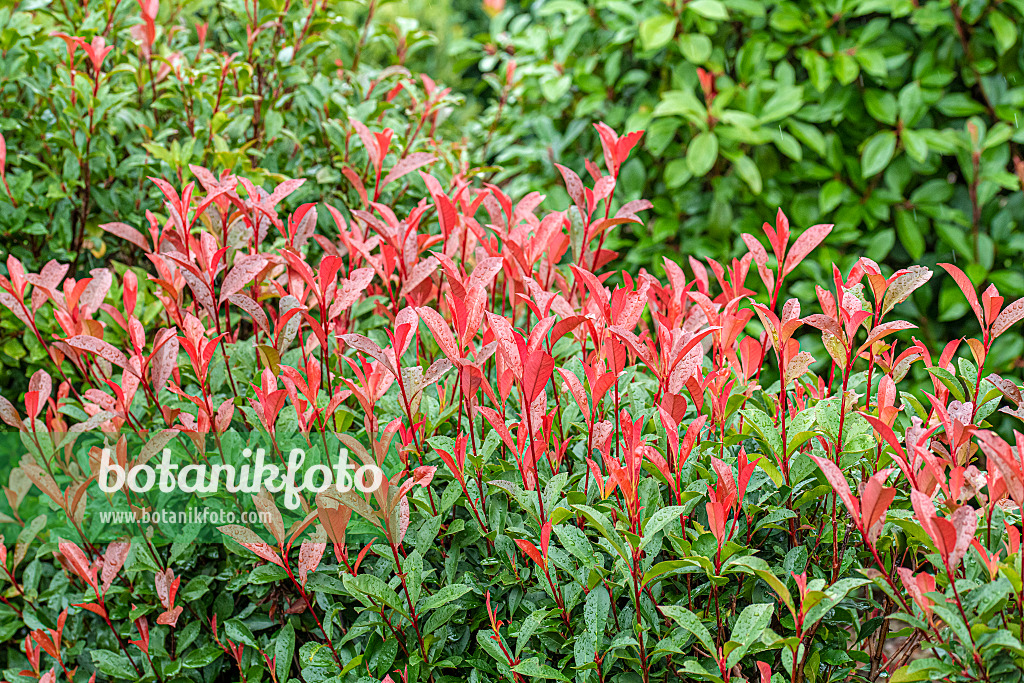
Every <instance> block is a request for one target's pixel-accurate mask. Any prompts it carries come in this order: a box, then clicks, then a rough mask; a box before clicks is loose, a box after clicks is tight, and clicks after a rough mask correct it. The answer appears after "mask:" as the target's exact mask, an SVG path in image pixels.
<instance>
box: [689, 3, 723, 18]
mask: <svg viewBox="0 0 1024 683" xmlns="http://www.w3.org/2000/svg"><path fill="white" fill-rule="evenodd" d="M685 7H686V9H688V10H690V11H691V12H696V13H697V14H699V15H701V16H702V17H704V18H705V19H713V20H715V21H725V20H726V19H728V18H729V12H728V11H727V10H726V9H725V5H723V4H722V3H721V2H719V0H693V2H689V3H687V4H686V5H685Z"/></svg>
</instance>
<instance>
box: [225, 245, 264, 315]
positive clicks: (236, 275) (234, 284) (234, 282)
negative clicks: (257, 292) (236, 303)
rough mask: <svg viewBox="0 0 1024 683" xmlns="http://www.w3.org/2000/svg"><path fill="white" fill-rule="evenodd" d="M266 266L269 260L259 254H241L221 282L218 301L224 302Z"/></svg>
mask: <svg viewBox="0 0 1024 683" xmlns="http://www.w3.org/2000/svg"><path fill="white" fill-rule="evenodd" d="M266 267H267V260H266V259H265V258H263V257H262V256H260V255H259V254H256V255H242V256H239V257H238V258H237V259H235V266H234V267H233V268H232V269H231V270H230V271H229V272H228V274H227V275H226V276H225V277H224V282H222V283H221V286H220V299H219V300H218V303H224V302H225V301H226V300H227V299H228V298H229V297H230V296H231V295H232V294H235V293H236V292H238V291H239V290H241V289H242V288H243V287H245V286H246V285H247V284H249V283H250V282H251V281H252V279H253V278H254V277H256V276H257V275H258V274H259V272H260V271H261V270H263V269H264V268H266Z"/></svg>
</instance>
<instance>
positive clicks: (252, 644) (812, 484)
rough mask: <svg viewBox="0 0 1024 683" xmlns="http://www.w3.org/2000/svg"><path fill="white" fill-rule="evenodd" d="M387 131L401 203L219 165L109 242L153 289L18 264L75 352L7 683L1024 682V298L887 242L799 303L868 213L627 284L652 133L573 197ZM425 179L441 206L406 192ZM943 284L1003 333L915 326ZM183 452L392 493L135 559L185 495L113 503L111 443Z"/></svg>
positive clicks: (65, 380)
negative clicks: (624, 181)
mask: <svg viewBox="0 0 1024 683" xmlns="http://www.w3.org/2000/svg"><path fill="white" fill-rule="evenodd" d="M355 128H356V130H357V131H358V135H357V136H356V137H355V138H354V139H353V146H357V145H358V146H360V147H362V148H363V153H365V154H367V156H368V158H369V165H370V174H369V177H370V178H371V182H370V183H368V184H367V185H366V189H365V191H364V192H362V193H360V197H361V199H360V201H359V203H357V204H356V205H355V206H354V207H353V208H352V210H351V212H350V213H349V214H348V216H347V217H346V215H345V214H343V213H342V212H340V211H338V210H335V209H333V208H332V207H330V205H328V206H327V207H326V208H324V207H322V206H313V205H309V204H306V205H303V206H302V207H300V208H298V209H297V210H296V211H295V212H294V213H291V214H287V213H285V212H280V211H279V207H280V205H281V202H284V201H286V200H287V198H288V195H289V194H291V193H292V192H293V191H295V189H296V187H297V184H296V183H293V182H290V181H285V182H283V183H282V184H280V185H277V186H276V188H268V189H267V190H266V191H264V190H260V189H259V188H258V186H255V185H253V184H252V183H251V182H249V181H248V180H246V179H245V178H244V176H243V177H236V176H230V175H218V176H214V174H213V173H211V172H204V171H202V170H201V169H195V170H194V172H195V173H196V174H197V175H198V177H199V178H200V179H201V180H204V179H205V180H204V182H203V187H202V188H200V187H198V186H196V185H195V184H194V183H188V184H185V185H180V184H174V183H169V182H167V181H164V180H160V179H154V181H153V182H154V184H155V185H156V186H157V187H158V189H159V192H160V193H161V195H162V197H163V198H164V202H163V204H162V206H159V205H152V206H149V207H147V208H149V209H150V210H151V211H152V212H153V213H152V216H153V217H152V218H151V220H150V221H148V222H145V223H139V224H137V225H134V226H133V225H128V224H125V223H123V222H117V223H111V224H105V226H104V227H105V229H106V231H107V232H109V233H111V234H113V235H117V236H118V237H120V238H124V239H125V240H127V241H128V242H130V243H132V244H135V245H136V246H137V247H138V248H139V249H140V250H141V251H142V252H143V253H145V255H146V257H147V262H141V263H145V266H142V265H137V266H131V267H127V266H124V265H121V264H118V263H114V264H112V265H111V266H110V267H106V268H96V269H94V270H93V271H92V272H91V274H90V276H89V277H84V278H79V277H75V276H68V268H67V265H66V264H65V265H61V264H58V263H57V262H51V263H48V264H47V265H45V266H44V267H43V268H42V269H41V270H39V271H38V272H35V270H33V269H25V268H24V267H23V266H22V264H21V263H20V262H19V261H18V259H16V258H14V257H10V258H9V259H8V261H7V267H8V271H9V273H10V275H9V277H6V278H3V279H2V280H0V287H2V289H3V294H2V296H0V303H3V304H4V305H5V306H6V307H8V308H9V309H10V311H11V314H12V315H14V316H15V317H16V318H17V319H18V320H19V321H20V324H21V326H22V328H21V329H22V330H23V332H24V334H25V335H26V336H32V337H35V338H36V339H37V341H38V343H39V345H40V347H41V348H42V349H44V353H45V357H46V358H47V359H48V362H47V367H46V369H45V370H40V371H38V372H36V373H35V374H34V375H33V377H32V379H31V381H30V383H29V390H28V391H27V392H25V394H24V396H21V397H17V398H16V397H15V396H13V395H11V400H8V399H6V398H5V399H3V400H0V417H2V419H3V420H4V421H5V422H6V423H7V424H8V425H9V426H10V427H11V428H12V429H13V430H17V437H18V442H19V444H20V445H19V446H18V447H15V446H14V445H11V447H10V448H7V449H5V452H10V453H16V454H18V455H20V454H22V453H24V454H25V456H24V457H22V458H20V462H18V463H17V467H16V468H14V469H13V471H12V472H11V473H10V476H9V479H8V485H7V487H6V488H5V493H6V494H7V495H6V498H7V503H8V506H9V509H8V510H7V517H8V518H7V519H5V522H6V524H5V529H9V531H8V532H7V535H6V541H5V542H4V543H3V544H0V547H2V548H3V550H2V552H0V564H2V565H3V581H4V582H5V583H4V587H3V592H2V594H0V598H2V601H3V605H2V606H0V632H2V634H3V640H4V641H5V645H4V648H3V657H4V659H5V667H6V668H5V671H4V675H5V678H6V680H8V681H11V683H29V682H30V681H36V680H38V681H44V682H45V683H56V681H57V680H66V681H67V682H68V683H73V682H74V681H79V682H83V681H86V680H92V679H95V680H118V679H120V680H155V681H157V682H158V683H165V682H167V683H169V682H171V681H182V682H184V681H195V682H197V683H198V682H200V681H214V680H236V679H237V680H241V681H245V682H247V683H256V681H260V680H270V681H275V682H276V681H280V682H281V683H285V682H287V681H293V680H296V681H305V682H307V683H309V682H312V681H332V682H335V681H351V682H355V681H378V680H381V679H383V680H387V681H399V680H401V681H435V682H437V683H441V682H442V681H453V682H454V681H466V680H468V681H496V680H502V679H504V680H509V681H513V682H515V683H520V682H525V681H528V680H534V679H547V680H572V681H579V682H580V683H583V682H590V683H595V682H598V683H603V682H605V681H607V682H609V683H610V682H612V681H615V682H621V683H627V682H632V681H639V682H642V683H648V681H652V680H653V681H669V680H707V681H742V680H748V681H760V682H761V683H767V682H768V681H773V682H779V681H791V682H794V683H795V682H802V681H846V680H865V681H877V680H883V679H886V680H895V681H916V680H947V681H979V680H980V681H1019V680H1021V679H1022V678H1024V646H1022V641H1021V639H1022V633H1021V628H1022V623H1024V619H1022V613H1024V585H1022V582H1021V575H1022V570H1021V558H1022V556H1024V553H1022V552H1021V550H1020V535H1021V512H1022V508H1024V438H1022V437H1021V436H1020V435H1019V434H1017V435H1014V434H1013V433H1012V431H1011V430H1012V427H1013V426H1014V424H1016V421H1017V420H1020V419H1024V405H1022V404H1024V399H1022V398H1021V388H1020V387H1019V386H1018V380H1015V379H1010V378H1002V377H999V376H998V375H992V374H989V370H988V367H987V366H989V355H990V353H991V350H992V349H993V346H994V344H996V343H997V340H998V339H1000V338H1002V337H1007V336H1012V335H1015V334H1017V333H1018V328H1017V325H1018V323H1019V322H1020V320H1021V319H1022V318H1024V300H1020V299H1018V300H1017V301H1013V302H1010V301H1004V299H1003V298H1002V296H1000V294H999V291H998V289H997V288H996V286H994V285H989V286H987V287H986V288H985V289H984V290H983V291H982V292H981V293H980V294H979V293H978V291H977V289H976V287H975V285H974V284H973V283H972V282H971V280H970V279H969V278H968V277H967V276H966V275H965V274H964V272H963V271H962V270H961V269H959V268H957V267H956V266H954V265H951V264H942V265H941V269H936V271H935V272H933V271H932V270H930V269H928V268H925V267H922V266H918V265H914V266H911V267H909V268H907V269H903V270H899V271H895V272H893V271H891V270H889V269H882V268H880V267H879V266H877V265H876V264H875V263H874V262H873V261H872V260H870V259H868V258H861V259H859V260H857V261H856V263H855V264H854V265H853V267H852V268H849V269H844V270H839V269H838V268H837V269H834V270H831V271H829V276H828V277H826V278H822V279H821V280H820V285H819V286H818V287H817V289H816V297H815V298H816V301H813V300H806V301H803V302H800V301H798V300H797V299H795V298H788V297H789V294H790V279H791V276H792V274H793V273H794V269H796V268H798V267H799V264H800V263H801V261H803V260H804V259H805V258H807V257H808V255H809V254H811V253H813V252H814V250H815V249H817V248H819V245H820V244H821V243H822V241H823V240H825V239H826V238H827V237H828V236H829V235H830V233H831V232H832V230H833V228H832V226H831V225H814V226H812V227H803V226H800V227H796V226H791V224H790V221H789V220H788V219H787V217H786V215H785V214H784V213H783V212H782V211H778V212H777V213H775V212H773V219H772V222H771V223H765V224H764V225H763V228H762V229H759V230H757V231H755V232H753V233H748V234H744V235H743V236H742V239H743V243H744V245H745V249H746V252H745V253H744V255H743V256H742V257H741V258H738V259H735V260H732V261H729V262H725V263H724V264H720V263H718V262H717V261H715V260H711V259H696V258H691V259H690V260H689V261H688V264H687V266H686V269H685V270H684V269H683V268H680V267H678V266H676V265H674V263H673V262H672V261H666V262H665V264H664V267H665V270H666V273H667V275H666V277H665V278H664V279H659V278H656V277H654V276H652V275H650V274H648V273H641V274H639V275H637V274H633V275H631V274H629V273H626V272H623V273H621V274H619V273H616V272H613V271H610V270H609V269H608V265H607V264H608V263H609V262H610V261H611V260H612V259H613V258H614V255H613V254H612V253H611V252H610V251H609V250H608V249H607V248H605V246H604V245H606V244H607V243H608V242H609V241H610V239H608V235H609V233H613V232H615V231H617V230H620V229H622V228H623V227H625V226H638V225H641V218H640V216H642V215H647V213H648V212H649V209H650V203H649V202H646V201H645V200H642V199H640V198H639V197H637V196H635V195H632V194H630V193H628V192H626V191H624V190H623V189H622V188H621V187H619V179H620V174H621V173H623V172H624V169H625V168H626V167H627V165H628V157H629V154H630V152H631V150H632V149H634V148H635V147H636V145H637V144H638V143H640V142H641V135H640V134H639V133H631V134H628V135H622V136H621V137H620V136H618V135H616V134H615V133H614V132H613V131H612V129H610V128H608V127H606V126H599V127H598V131H597V132H598V134H599V137H600V139H601V142H602V145H603V160H602V161H599V162H598V163H590V164H588V168H589V170H590V173H591V176H592V177H591V179H589V180H587V181H586V182H584V181H583V180H581V179H580V178H579V176H577V174H576V173H575V172H574V171H572V170H570V169H569V168H566V167H564V166H563V167H560V168H559V171H560V173H561V175H562V177H563V179H564V183H565V188H566V192H567V195H568V196H569V198H570V202H569V203H568V204H563V205H562V208H561V210H557V211H549V210H545V209H542V208H541V207H542V206H543V204H542V198H541V197H539V196H538V195H536V194H531V195H527V196H525V197H522V198H515V199H514V198H510V197H509V196H508V195H506V194H505V193H504V192H503V191H502V190H501V189H500V188H498V187H497V186H494V185H490V184H486V185H478V184H472V183H469V182H467V180H466V178H465V177H464V176H462V175H458V174H456V175H455V176H454V177H453V178H452V179H450V180H447V181H442V180H441V179H440V178H438V177H435V176H434V175H432V174H430V173H429V172H428V170H429V167H425V166H420V167H419V168H416V166H417V162H416V161H412V162H411V161H409V157H403V156H402V148H401V146H400V145H397V144H395V143H396V140H395V139H394V138H393V137H392V132H391V130H390V129H383V128H382V127H381V126H379V125H378V124H376V123H375V122H371V123H370V124H367V125H366V126H364V125H362V124H358V125H355ZM413 171H418V173H415V174H414V173H413ZM417 176H418V178H417ZM211 179H212V181H211ZM413 179H414V180H413ZM407 181H408V184H409V187H410V190H409V191H410V192H411V193H414V194H413V196H414V197H416V198H417V199H420V201H418V202H417V203H416V204H415V207H414V208H412V209H411V210H406V209H401V210H392V208H391V206H390V205H389V204H387V203H384V202H381V201H378V199H379V198H380V196H381V191H382V190H384V191H387V190H389V189H390V188H391V187H392V186H393V185H395V184H397V185H402V186H404V185H405V184H406V183H407ZM420 183H422V185H421V184H420ZM420 187H423V188H425V190H417V188H420ZM314 212H318V214H315V213H314ZM317 215H323V216H325V217H327V219H328V220H330V222H331V223H332V224H333V231H332V232H334V233H335V234H336V238H331V239H329V238H326V237H324V236H322V235H320V234H318V233H317V232H316V226H317V225H318V224H319V223H320V221H318V220H317ZM157 216H159V217H157ZM752 271H753V272H752ZM755 273H756V274H755ZM932 279H934V280H942V281H946V280H949V281H952V282H953V283H954V286H955V287H957V290H958V291H959V292H960V296H961V297H963V299H964V300H965V301H966V302H967V305H968V307H969V310H970V311H971V314H972V316H973V321H974V322H973V323H972V327H973V329H974V330H976V331H977V333H976V334H972V335H971V336H970V338H968V339H966V340H960V339H955V340H953V341H951V342H950V343H948V344H945V345H943V344H942V343H938V344H933V343H923V342H921V341H917V340H916V339H914V337H913V332H911V330H912V328H913V327H914V326H913V325H912V324H911V323H909V322H906V321H905V320H903V319H902V315H901V313H902V311H903V310H904V309H905V308H906V306H907V303H906V302H907V301H908V299H909V297H911V296H912V294H913V293H914V292H915V291H917V290H919V289H920V288H921V287H922V286H926V285H927V283H928V282H929V280H932ZM801 304H803V305H801ZM808 310H813V312H810V313H808V312H806V311H808ZM975 326H976V327H975ZM44 331H45V334H44ZM812 342H815V343H814V344H813V345H812ZM808 348H817V349H821V351H820V352H816V353H815V354H814V355H812V354H811V353H809V352H808V351H807V349H808ZM921 380H923V381H924V383H925V387H926V388H925V390H923V391H922V390H918V389H917V387H919V386H920V383H919V382H920V381H921ZM4 393H5V394H7V393H9V392H7V390H6V389H5V390H4ZM172 438H173V439H176V446H175V448H176V449H178V450H177V451H176V452H177V454H178V455H179V456H180V457H181V458H184V459H185V461H187V462H189V463H193V464H197V465H198V464H199V463H207V462H211V461H212V462H223V463H225V464H226V463H228V462H232V463H237V462H240V461H241V460H243V459H244V457H243V454H241V453H240V451H241V450H242V447H243V446H245V445H247V444H253V443H257V442H259V443H264V444H268V443H269V444H271V447H270V448H269V449H268V452H269V453H270V454H271V457H273V458H276V459H277V458H279V459H280V461H281V462H282V463H283V462H284V460H285V453H286V452H288V449H289V448H290V445H293V444H301V445H302V446H303V447H305V448H306V449H307V450H308V451H309V452H310V453H311V454H312V457H315V458H320V459H326V461H327V462H330V461H331V460H332V459H333V458H334V450H333V448H334V446H335V445H336V444H337V443H338V441H339V440H340V442H341V443H343V444H345V445H346V446H347V447H348V449H349V450H350V452H351V453H352V454H353V455H354V456H356V457H357V458H358V459H359V460H361V461H362V462H364V463H369V464H377V465H381V466H382V467H383V468H384V469H385V471H386V472H387V474H388V475H389V481H388V482H386V483H385V484H384V485H382V486H381V488H379V489H378V490H377V491H376V492H375V493H373V494H372V495H366V496H364V495H361V494H359V493H356V492H351V491H350V492H346V493H337V494H336V493H335V492H334V491H333V490H332V489H328V490H326V491H324V492H322V493H320V494H318V495H317V496H316V497H315V498H314V497H312V496H311V495H307V496H305V497H304V500H303V501H302V505H300V506H299V507H298V509H293V508H292V507H290V506H289V505H288V504H287V500H286V496H284V495H282V494H281V493H277V494H275V493H272V492H269V491H267V490H262V491H259V492H258V493H256V494H255V495H252V496H249V495H238V496H236V495H234V494H233V493H231V492H228V491H217V490H214V491H211V492H206V493H203V494H194V496H193V497H190V498H189V500H188V503H187V505H188V506H189V507H192V508H198V507H205V508H207V509H209V508H215V509H222V510H223V509H233V508H234V507H235V506H238V509H239V510H242V509H248V510H258V511H260V512H262V513H263V514H264V516H263V517H262V519H263V520H264V523H263V524H258V523H254V524H246V525H222V526H221V527H220V532H215V533H216V534H217V537H219V539H220V540H221V541H223V542H216V543H197V542H196V539H197V538H200V537H199V534H200V533H202V530H201V529H199V528H197V526H196V525H194V524H191V525H185V526H181V525H175V524H161V523H155V522H148V523H147V522H141V521H140V522H139V523H138V524H130V525H128V527H126V531H125V533H124V534H123V535H122V536H116V537H114V538H110V537H111V534H112V533H113V534H117V533H118V529H116V528H114V529H113V530H112V529H111V527H110V526H109V525H107V526H105V525H104V524H103V522H102V516H101V513H102V512H103V511H105V510H109V509H119V510H131V511H135V512H136V513H138V515H139V517H140V518H141V517H142V515H143V513H145V512H147V511H159V510H161V509H167V508H168V507H175V506H176V509H180V508H181V503H180V500H179V499H175V498H173V497H172V496H176V495H180V494H181V492H180V491H178V492H163V491H150V492H149V493H145V494H140V493H138V492H137V491H135V490H134V489H132V488H131V486H130V485H128V486H123V487H120V488H118V487H116V486H115V487H114V488H115V490H114V491H112V492H111V493H110V494H107V495H104V494H103V493H101V492H100V490H99V489H98V488H97V481H96V478H97V475H98V471H97V469H98V462H99V459H100V457H101V456H100V446H102V445H103V444H104V443H105V444H106V445H108V446H109V447H110V449H111V450H113V451H114V452H115V454H116V459H117V462H118V463H120V465H121V466H123V467H132V466H135V465H139V464H141V463H143V462H145V461H146V460H148V459H150V458H155V457H156V455H155V454H156V452H158V451H160V450H161V448H162V447H163V445H164V444H166V443H169V442H170V440H171V439H172ZM289 457H290V456H289ZM306 511H308V513H307V512H306ZM12 541H13V543H12ZM328 548H330V551H328Z"/></svg>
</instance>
